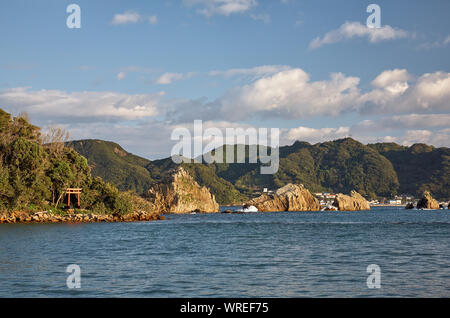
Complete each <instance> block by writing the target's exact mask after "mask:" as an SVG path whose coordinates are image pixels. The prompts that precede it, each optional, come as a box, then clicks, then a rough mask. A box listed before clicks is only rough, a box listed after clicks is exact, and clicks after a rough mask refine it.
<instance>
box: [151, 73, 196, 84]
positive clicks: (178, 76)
mask: <svg viewBox="0 0 450 318" xmlns="http://www.w3.org/2000/svg"><path fill="white" fill-rule="evenodd" d="M192 76H194V73H185V74H183V73H164V74H162V75H161V76H160V77H159V78H158V79H156V83H157V84H161V85H167V84H171V83H173V82H176V81H181V80H185V79H188V78H191V77H192Z"/></svg>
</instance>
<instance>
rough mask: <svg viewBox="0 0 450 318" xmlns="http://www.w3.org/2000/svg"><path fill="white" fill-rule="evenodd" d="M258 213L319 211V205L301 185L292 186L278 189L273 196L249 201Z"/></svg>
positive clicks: (262, 196) (266, 195) (265, 195)
mask: <svg viewBox="0 0 450 318" xmlns="http://www.w3.org/2000/svg"><path fill="white" fill-rule="evenodd" d="M247 205H253V206H255V207H256V208H257V209H258V211H260V212H281V211H319V210H320V203H319V200H317V199H316V198H315V197H314V196H313V195H312V194H311V193H310V192H309V191H308V190H307V189H306V188H305V187H304V186H303V184H300V185H298V184H292V183H289V184H288V185H286V186H284V187H282V188H280V189H278V190H277V191H276V192H275V194H263V195H261V196H260V197H258V198H255V199H253V200H250V201H249V202H247Z"/></svg>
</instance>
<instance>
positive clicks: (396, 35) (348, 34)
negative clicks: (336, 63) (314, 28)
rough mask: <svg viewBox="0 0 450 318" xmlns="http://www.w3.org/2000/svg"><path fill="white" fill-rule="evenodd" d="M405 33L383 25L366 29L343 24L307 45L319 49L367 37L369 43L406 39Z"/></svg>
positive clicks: (355, 24) (406, 34)
mask: <svg viewBox="0 0 450 318" xmlns="http://www.w3.org/2000/svg"><path fill="white" fill-rule="evenodd" d="M408 36H409V33H408V32H407V31H404V30H402V29H398V28H393V27H391V26H389V25H385V26H383V27H381V28H368V27H367V26H366V25H363V24H361V23H360V22H348V21H347V22H345V23H344V24H342V25H341V26H340V27H339V28H338V29H336V30H332V31H330V32H328V33H326V34H325V35H324V36H323V37H317V38H315V39H314V40H312V41H311V43H310V44H309V48H310V49H316V48H319V47H321V46H323V45H325V44H332V43H337V42H342V41H344V40H348V39H353V38H363V37H367V38H368V40H369V42H370V43H377V42H381V41H387V40H395V39H400V38H406V37H408Z"/></svg>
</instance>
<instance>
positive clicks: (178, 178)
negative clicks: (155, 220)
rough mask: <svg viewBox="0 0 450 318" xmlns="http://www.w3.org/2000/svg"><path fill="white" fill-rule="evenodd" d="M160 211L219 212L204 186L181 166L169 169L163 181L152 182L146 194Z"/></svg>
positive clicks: (212, 197)
mask: <svg viewBox="0 0 450 318" xmlns="http://www.w3.org/2000/svg"><path fill="white" fill-rule="evenodd" d="M146 198H147V199H148V200H149V201H150V202H152V203H153V205H154V206H155V211H157V212H160V213H189V212H203V213H212V212H219V204H218V203H217V202H216V199H215V197H214V195H212V194H211V193H210V192H209V190H208V189H207V188H206V187H201V186H200V185H199V184H198V183H197V182H196V181H195V180H194V178H193V177H192V176H191V175H190V174H189V173H188V172H187V171H186V170H185V169H183V168H182V167H178V168H176V169H174V170H172V171H170V172H169V173H168V174H167V175H166V176H165V178H164V179H163V181H161V182H158V183H155V184H153V185H152V186H151V187H150V189H149V190H148V192H147V194H146Z"/></svg>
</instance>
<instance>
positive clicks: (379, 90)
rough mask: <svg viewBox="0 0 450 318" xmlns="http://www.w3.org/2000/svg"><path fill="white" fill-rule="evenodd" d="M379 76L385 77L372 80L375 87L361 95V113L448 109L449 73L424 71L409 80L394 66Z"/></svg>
mask: <svg viewBox="0 0 450 318" xmlns="http://www.w3.org/2000/svg"><path fill="white" fill-rule="evenodd" d="M384 73H385V72H384ZM380 76H382V78H386V81H383V80H375V81H374V82H373V83H372V84H374V86H375V87H376V88H375V89H374V90H372V91H370V92H368V93H366V94H363V95H361V96H360V103H361V104H362V106H361V111H362V112H363V113H405V112H419V113H426V112H446V111H447V112H448V111H449V110H450V103H449V100H450V73H446V72H435V73H426V74H423V75H421V76H419V77H418V78H417V79H415V80H414V82H413V83H410V84H408V81H407V79H406V77H407V76H408V75H407V73H406V71H405V72H400V71H399V70H394V71H391V72H388V73H385V74H383V73H382V74H381V75H380ZM402 76H404V78H402ZM409 78H410V77H409Z"/></svg>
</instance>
